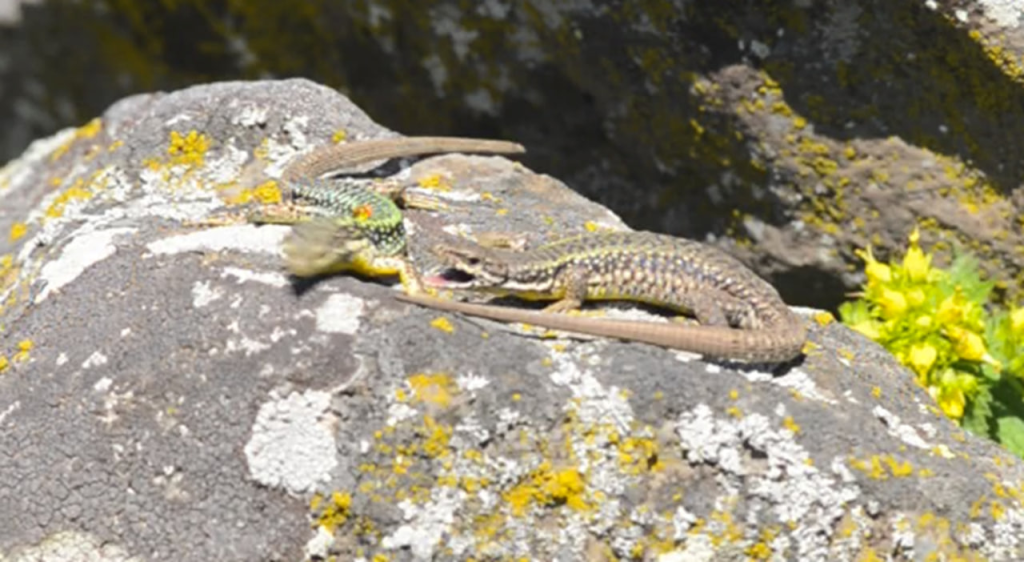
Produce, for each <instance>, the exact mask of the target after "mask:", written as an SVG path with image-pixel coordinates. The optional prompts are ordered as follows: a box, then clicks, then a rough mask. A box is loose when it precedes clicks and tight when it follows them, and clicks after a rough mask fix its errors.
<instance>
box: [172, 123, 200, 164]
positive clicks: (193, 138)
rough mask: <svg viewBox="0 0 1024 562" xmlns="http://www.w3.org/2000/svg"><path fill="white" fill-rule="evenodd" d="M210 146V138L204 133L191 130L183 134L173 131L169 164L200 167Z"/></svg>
mask: <svg viewBox="0 0 1024 562" xmlns="http://www.w3.org/2000/svg"><path fill="white" fill-rule="evenodd" d="M209 148H210V138H209V137H207V136H206V135H204V134H202V133H199V132H197V131H195V130H191V131H189V132H188V133H186V134H184V135H182V134H181V133H179V132H178V131H171V134H170V144H169V145H168V147H167V154H168V156H169V157H170V159H169V164H171V165H184V166H189V167H192V168H198V167H200V166H202V165H203V161H204V159H205V157H206V151H207V150H209Z"/></svg>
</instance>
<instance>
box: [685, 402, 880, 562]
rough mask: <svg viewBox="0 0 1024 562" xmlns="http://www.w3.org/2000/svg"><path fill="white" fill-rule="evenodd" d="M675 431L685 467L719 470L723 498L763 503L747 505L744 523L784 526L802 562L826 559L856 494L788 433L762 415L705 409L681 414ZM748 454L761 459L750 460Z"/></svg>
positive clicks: (858, 493)
mask: <svg viewBox="0 0 1024 562" xmlns="http://www.w3.org/2000/svg"><path fill="white" fill-rule="evenodd" d="M675 431H676V434H677V435H678V437H679V442H680V445H681V446H682V448H683V450H684V451H685V455H686V459H687V460H688V461H689V462H691V463H708V464H714V465H716V466H717V467H718V471H719V473H720V474H721V478H720V479H719V481H718V482H719V485H720V486H722V493H723V494H722V496H723V497H729V496H731V495H732V494H735V493H737V492H739V493H740V494H742V495H743V496H744V497H756V498H759V499H760V500H762V502H760V503H753V504H750V508H751V512H750V513H748V515H747V518H748V519H751V520H761V519H763V518H766V519H769V520H774V521H781V522H788V523H789V524H790V527H791V529H792V531H791V532H790V533H789V535H788V540H791V541H792V542H793V545H792V549H793V551H794V552H795V553H796V554H797V555H798V558H799V559H800V560H828V559H830V554H829V551H828V537H829V536H831V535H832V533H833V532H834V526H835V523H836V522H837V521H838V520H839V519H840V518H842V517H843V515H844V514H845V513H846V512H847V510H848V508H849V506H850V504H851V503H852V502H854V501H855V500H856V499H857V498H858V497H859V496H860V490H859V489H858V488H857V487H856V486H854V485H849V484H843V482H842V479H839V480H838V481H837V479H836V478H833V477H832V476H830V475H828V474H826V473H825V472H823V471H821V470H819V469H818V468H816V467H815V466H814V464H813V463H811V462H810V457H809V454H808V453H807V451H806V450H805V449H804V448H803V447H802V446H801V445H800V444H799V443H797V442H796V440H795V436H794V435H793V433H792V432H790V431H787V430H780V429H775V428H773V426H772V424H771V422H770V420H769V419H768V418H767V417H765V416H763V415H760V414H750V415H746V416H743V417H741V418H739V419H734V418H732V417H724V416H723V417H716V416H715V414H714V413H713V411H712V410H711V408H710V407H708V406H707V405H704V404H701V405H698V406H697V407H696V408H694V409H693V410H692V411H689V412H684V413H683V414H682V415H680V417H679V419H678V420H677V421H676V424H675ZM749 451H755V452H757V453H758V456H759V457H760V456H763V459H757V460H756V461H755V460H752V459H751V458H750V456H749Z"/></svg>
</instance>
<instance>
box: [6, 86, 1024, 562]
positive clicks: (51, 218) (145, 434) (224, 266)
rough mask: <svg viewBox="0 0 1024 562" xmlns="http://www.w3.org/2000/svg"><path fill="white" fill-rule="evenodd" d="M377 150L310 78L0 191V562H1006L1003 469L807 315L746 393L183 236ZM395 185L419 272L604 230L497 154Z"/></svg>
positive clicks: (721, 370) (101, 143) (78, 138)
mask: <svg viewBox="0 0 1024 562" xmlns="http://www.w3.org/2000/svg"><path fill="white" fill-rule="evenodd" d="M410 103H414V102H410ZM393 134H394V133H391V132H389V131H387V130H385V129H384V128H382V127H380V126H379V125H376V124H374V123H373V122H372V121H370V119H369V118H368V117H367V116H366V115H365V114H364V113H363V112H361V111H360V110H359V109H358V108H357V107H356V106H354V105H353V104H352V103H351V102H349V101H348V100H347V99H346V98H344V97H342V96H340V95H338V94H336V93H334V92H332V91H331V90H328V89H326V88H323V87H320V86H317V85H315V84H313V83H310V82H307V81H303V80H291V81H284V82H254V83H221V84H212V85H207V86H199V87H194V88H190V89H187V90H183V91H180V92H175V93H171V94H157V95H142V96H136V97H132V98H128V99H125V100H123V101H121V102H119V103H117V104H115V105H114V106H113V107H112V108H110V109H109V110H108V111H107V112H106V113H105V114H104V115H103V116H102V117H101V118H100V119H99V120H98V121H95V122H92V123H90V124H88V125H86V126H85V127H82V128H80V129H77V130H68V131H63V132H61V133H59V134H57V135H55V136H54V137H51V138H48V139H43V140H40V141H37V142H36V143H34V144H33V145H32V146H31V147H30V149H29V150H28V151H27V152H26V153H25V154H24V155H23V156H22V157H21V158H19V159H18V160H16V161H14V162H12V163H11V164H9V165H8V166H7V167H5V168H4V169H3V170H2V171H0V197H2V200H3V203H4V204H3V210H2V213H0V232H3V233H5V234H6V233H10V236H5V237H4V238H3V239H2V240H0V291H2V293H0V296H2V298H0V303H2V306H3V309H2V312H0V324H2V326H3V332H2V334H0V356H3V358H4V360H3V363H0V364H3V365H5V366H4V367H2V368H0V436H2V439H0V560H3V561H4V562H8V561H15V560H16V561H27V560H32V561H37V560H46V561H50V560H129V559H130V560H140V561H141V560H196V561H208V560H219V561H224V562H228V561H234V560H299V559H302V558H303V557H325V556H328V555H336V559H337V560H353V559H358V558H359V557H362V559H365V560H370V559H373V560H466V559H475V560H492V559H493V560H499V559H501V560H506V559H521V558H522V559H530V560H565V561H569V560H613V559H643V560H654V559H660V560H748V559H780V560H851V561H852V560H867V559H873V558H872V557H878V558H891V559H894V560H911V559H924V558H926V557H928V556H932V555H935V556H942V557H945V558H946V559H950V558H953V557H955V556H976V557H978V556H983V557H986V558H988V559H991V560H1014V559H1019V558H1021V557H1022V556H1024V544H1022V542H1021V538H1020V536H1021V534H1022V533H1024V508H1022V505H1021V502H1020V498H1021V493H1022V491H1024V488H1022V487H1021V482H1022V481H1024V471H1022V469H1021V465H1020V463H1018V462H1016V461H1015V460H1014V459H1012V458H1010V457H1009V455H1007V454H1006V453H1005V452H1003V451H1001V450H1000V449H998V448H997V447H996V446H995V445H993V444H991V443H989V442H985V441H981V440H978V439H976V438H974V437H971V436H969V435H965V434H964V432H963V431H961V430H960V429H959V428H957V427H956V426H955V425H953V424H952V423H950V422H949V421H948V420H947V419H945V418H944V417H943V416H942V415H941V413H940V412H939V411H938V410H937V408H935V406H934V405H933V404H932V402H931V400H930V399H929V398H928V397H927V396H926V395H925V394H924V393H923V392H922V391H921V389H919V388H918V387H917V386H916V385H915V384H914V383H913V382H912V376H911V374H910V373H909V372H907V371H906V370H905V369H902V368H900V367H899V366H898V365H897V364H896V363H895V362H894V360H893V359H892V358H891V357H890V356H889V355H888V354H887V353H885V352H884V351H883V350H881V349H880V348H878V347H877V346H875V345H873V344H871V343H869V342H866V341H865V340H864V339H863V338H861V337H860V336H857V335H855V334H853V333H851V332H850V331H849V330H847V329H845V328H843V327H842V326H839V325H838V324H835V323H828V322H827V321H825V320H826V318H825V315H818V314H813V313H812V311H805V317H806V319H807V320H808V321H809V322H811V323H812V325H813V326H814V330H813V332H812V339H813V341H814V344H815V345H814V346H813V347H814V349H813V350H811V351H810V353H809V354H808V356H807V358H806V360H804V361H803V362H801V363H799V364H797V365H795V366H791V367H788V368H781V369H779V370H778V371H777V372H775V373H770V372H763V371H761V370H759V369H756V368H751V367H743V366H740V365H734V364H727V363H718V364H714V363H706V362H704V361H702V360H700V358H697V357H695V356H692V355H690V354H686V353H682V352H676V351H669V350H665V349H661V348H657V347H652V346H647V345H640V344H627V343H621V342H611V341H604V340H588V341H579V340H565V339H551V338H550V337H536V336H531V335H530V334H523V333H521V332H519V331H518V330H517V329H514V328H511V327H508V326H504V325H500V324H494V323H490V322H486V321H480V320H468V319H463V318H457V317H453V316H451V315H445V314H439V313H436V312H433V311H428V310H423V309H419V308H416V307H411V306H406V305H402V304H399V303H397V302H395V301H393V300H392V299H391V295H392V294H393V291H394V290H395V288H394V287H390V286H388V284H387V282H386V281H384V280H368V279H355V278H352V277H345V276H339V277H333V278H330V279H325V280H322V281H321V282H317V283H312V284H310V283H303V284H301V286H296V285H295V284H293V283H292V281H291V280H290V279H289V278H288V277H287V276H286V275H284V274H283V273H282V271H281V265H280V257H279V254H278V252H279V243H280V240H281V238H282V236H283V234H284V233H285V232H287V228H285V227H277V226H267V227H255V226H249V225H225V226H201V224H204V221H208V220H209V219H211V218H217V217H219V216H221V215H220V214H219V213H220V211H222V210H224V207H225V206H226V203H232V204H234V203H240V202H245V201H250V200H252V199H257V200H260V199H261V198H262V199H263V200H272V199H273V198H274V195H275V193H276V191H275V189H274V186H273V184H267V183H263V180H264V179H265V178H264V177H263V176H265V175H270V176H273V175H275V174H276V173H278V172H279V171H280V167H281V165H282V164H283V163H284V162H285V161H287V159H288V158H290V157H291V156H292V155H294V153H295V152H296V151H300V150H304V149H307V148H310V147H312V146H314V145H320V144H324V143H327V142H330V141H331V139H332V138H337V137H338V136H341V135H344V136H346V137H347V138H348V139H350V140H353V139H361V138H369V137H378V136H385V135H393ZM397 174H398V175H397V176H396V177H398V178H400V179H401V181H406V182H410V183H412V184H418V185H421V186H433V187H435V189H434V190H433V191H432V192H433V193H434V194H436V195H437V196H439V197H442V198H444V199H445V200H447V201H448V203H449V205H450V206H451V207H452V209H450V210H449V211H448V212H445V213H428V212H419V211H417V212H409V213H408V222H409V225H410V229H411V232H412V234H411V242H412V247H413V252H414V256H415V257H416V258H417V260H418V261H419V262H420V263H428V260H427V259H426V258H427V254H426V253H425V252H426V246H427V245H428V243H429V241H430V240H431V239H433V238H434V237H436V236H442V235H445V234H446V233H451V232H459V231H463V232H471V233H479V232H484V231H501V232H528V233H531V234H532V235H533V237H534V238H535V239H544V238H551V237H555V236H560V235H564V234H567V233H570V232H582V231H585V230H589V229H593V228H612V229H621V228H624V227H623V225H622V223H621V222H620V221H619V220H618V219H617V218H616V217H615V216H614V215H612V214H611V213H609V212H608V211H606V210H604V209H603V208H601V207H600V206H597V205H595V204H593V203H590V202H588V201H586V200H585V199H583V198H582V197H580V196H578V195H576V194H575V193H573V192H572V191H570V190H568V189H567V188H566V187H565V186H564V185H562V184H561V183H559V182H558V181H557V180H554V179H552V178H550V177H547V176H542V175H537V174H535V173H533V172H531V171H530V170H528V169H526V168H524V167H523V166H521V165H519V164H516V163H513V162H510V161H508V160H505V159H503V158H499V157H479V156H462V155H450V156H440V157H433V158H428V159H424V160H422V161H419V162H417V163H416V164H414V165H413V166H411V167H410V168H408V169H406V170H401V171H398V172H397ZM253 186H258V187H257V188H256V189H252V187H253ZM616 314H626V315H636V314H641V313H640V312H638V311H632V310H622V311H616ZM378 555H380V556H383V557H384V558H374V557H375V556H378ZM659 557H660V558H659Z"/></svg>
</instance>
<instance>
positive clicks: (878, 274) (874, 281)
mask: <svg viewBox="0 0 1024 562" xmlns="http://www.w3.org/2000/svg"><path fill="white" fill-rule="evenodd" d="M854 253H855V254H857V256H858V257H859V258H860V259H862V260H864V264H865V266H864V273H865V275H867V277H868V286H869V287H871V286H875V285H878V284H881V283H888V282H890V281H892V271H891V270H890V268H889V266H888V265H886V264H884V263H882V262H880V261H878V260H876V259H875V256H874V254H872V253H871V246H868V247H867V248H865V249H864V250H855V251H854Z"/></svg>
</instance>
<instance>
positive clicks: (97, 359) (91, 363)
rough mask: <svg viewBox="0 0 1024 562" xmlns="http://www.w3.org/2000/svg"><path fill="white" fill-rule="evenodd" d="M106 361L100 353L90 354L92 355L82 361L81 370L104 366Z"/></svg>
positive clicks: (104, 356)
mask: <svg viewBox="0 0 1024 562" xmlns="http://www.w3.org/2000/svg"><path fill="white" fill-rule="evenodd" d="M108 361H109V360H108V359H107V356H106V355H104V354H103V353H102V352H100V351H94V352H92V355H90V356H89V357H88V358H86V360H85V361H82V368H83V369H91V368H93V367H101V366H103V365H106V364H107V362H108Z"/></svg>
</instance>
